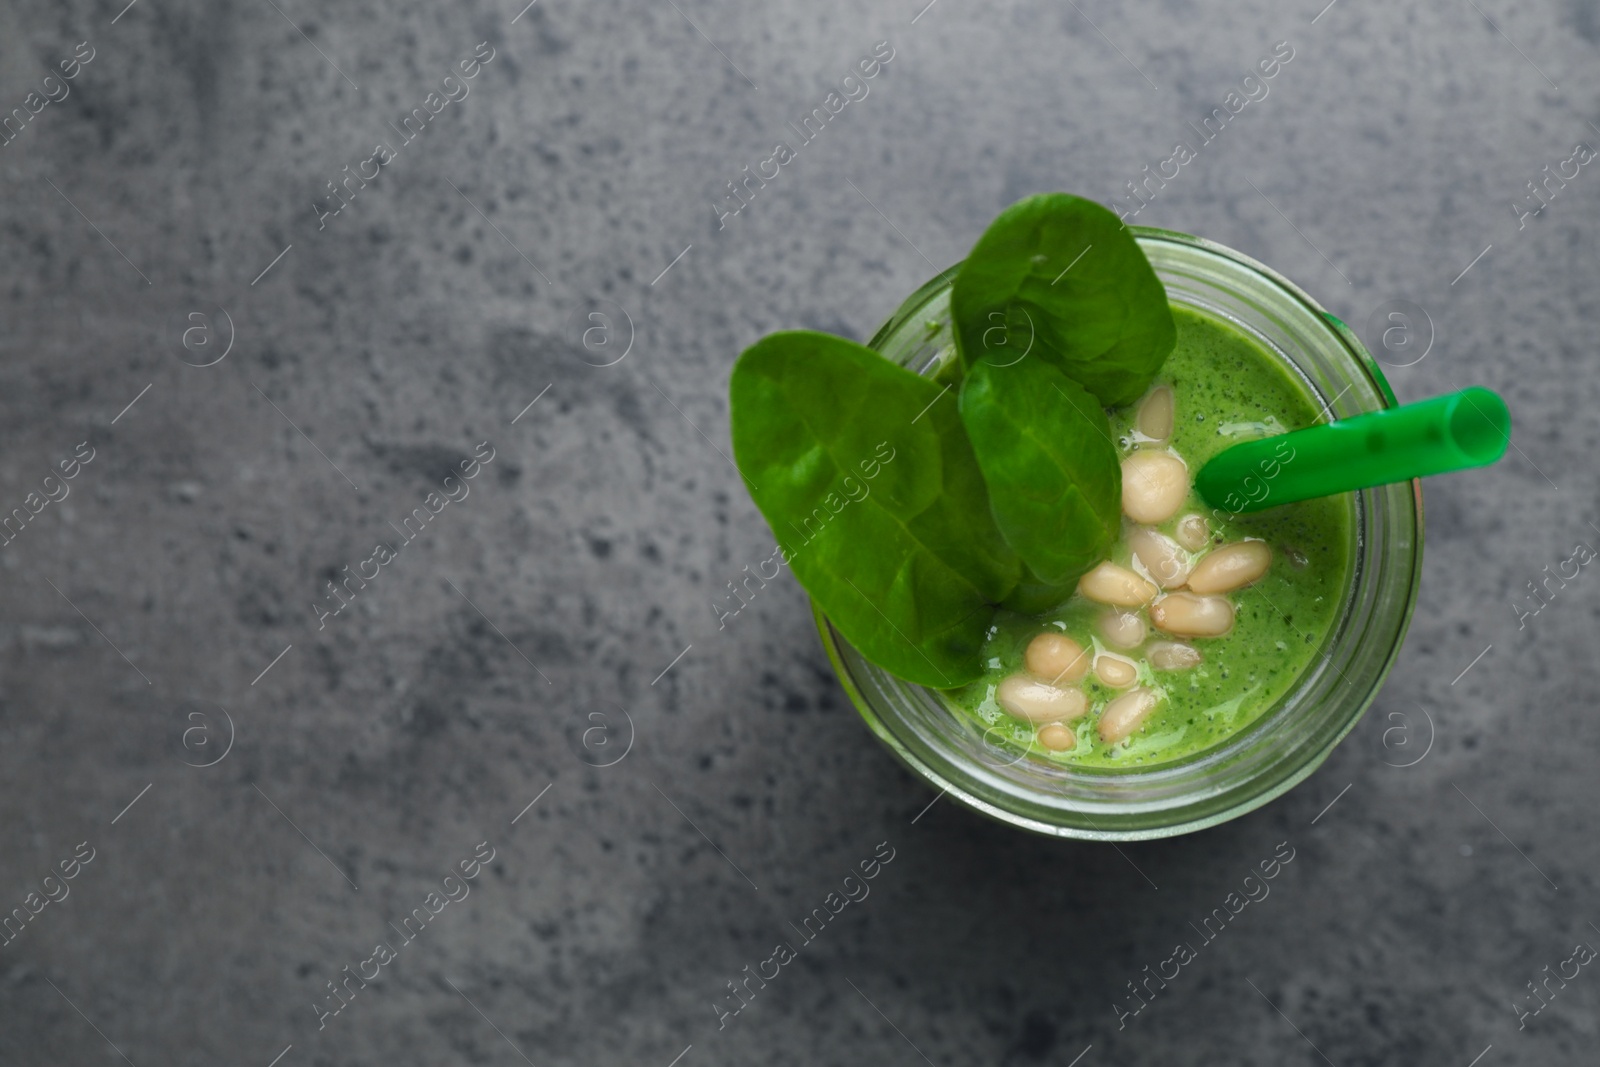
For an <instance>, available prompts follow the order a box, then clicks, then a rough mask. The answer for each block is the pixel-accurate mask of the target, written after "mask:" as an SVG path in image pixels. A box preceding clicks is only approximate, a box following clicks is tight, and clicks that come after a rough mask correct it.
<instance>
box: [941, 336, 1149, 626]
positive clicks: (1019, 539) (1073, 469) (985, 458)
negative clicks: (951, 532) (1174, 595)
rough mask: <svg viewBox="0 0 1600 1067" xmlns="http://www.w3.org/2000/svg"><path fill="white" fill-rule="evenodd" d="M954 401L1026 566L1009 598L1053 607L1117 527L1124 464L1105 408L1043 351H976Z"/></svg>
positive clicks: (1005, 529)
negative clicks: (1013, 357)
mask: <svg viewBox="0 0 1600 1067" xmlns="http://www.w3.org/2000/svg"><path fill="white" fill-rule="evenodd" d="M960 408H961V421H962V424H963V425H965V426H966V430H967V437H968V439H970V440H971V442H972V450H973V452H974V453H975V454H976V455H977V457H978V467H979V469H980V470H982V472H983V480H984V482H985V483H986V484H987V485H988V487H989V505H990V508H991V509H992V510H993V512H994V517H995V521H996V522H997V523H998V524H999V526H1000V532H1001V533H1002V534H1004V535H1005V538H1006V541H1007V542H1009V543H1010V545H1011V547H1012V548H1015V549H1016V550H1017V555H1019V556H1021V557H1022V561H1023V563H1024V564H1026V567H1027V570H1026V573H1025V575H1024V578H1023V582H1022V584H1021V586H1019V588H1018V589H1017V590H1016V591H1015V593H1014V594H1013V597H1012V599H1011V600H1010V601H1009V602H1008V604H1007V606H1008V607H1014V608H1016V609H1017V610H1022V611H1030V612H1038V611H1043V610H1045V609H1047V608H1049V607H1053V606H1054V605H1055V604H1058V603H1060V602H1061V601H1063V600H1065V599H1066V598H1067V597H1069V596H1071V595H1072V592H1073V585H1074V583H1075V582H1076V581H1077V580H1078V577H1079V576H1080V575H1082V574H1084V573H1085V572H1086V571H1088V570H1089V569H1090V568H1091V567H1093V566H1094V565H1095V564H1096V563H1098V562H1100V561H1101V560H1103V559H1105V558H1106V557H1107V556H1108V555H1109V554H1110V552H1111V546H1112V544H1113V543H1115V541H1116V539H1117V535H1118V533H1119V532H1120V531H1121V527H1122V467H1121V464H1120V463H1119V462H1118V459H1117V450H1116V447H1115V446H1114V445H1113V444H1112V442H1111V426H1110V422H1109V421H1108V420H1107V418H1106V413H1105V410H1104V409H1103V408H1102V407H1101V406H1100V403H1099V401H1097V400H1096V399H1095V398H1094V397H1092V396H1090V395H1089V393H1088V392H1086V391H1085V390H1084V389H1083V387H1082V386H1080V385H1078V383H1077V382H1074V381H1072V380H1071V379H1070V378H1068V377H1066V376H1065V375H1063V374H1062V373H1061V372H1060V371H1058V370H1056V369H1055V368H1054V367H1052V366H1050V365H1049V364H1047V363H1045V362H1044V361H1043V360H1040V359H1023V360H1020V361H1018V362H1016V363H1013V364H1011V365H1009V366H999V365H996V364H992V363H988V362H985V361H983V360H979V361H978V362H977V363H976V364H975V365H974V366H973V367H972V369H971V370H969V371H968V372H967V376H966V379H965V380H964V381H963V383H962V386H961V404H960Z"/></svg>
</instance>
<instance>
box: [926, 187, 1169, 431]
mask: <svg viewBox="0 0 1600 1067" xmlns="http://www.w3.org/2000/svg"><path fill="white" fill-rule="evenodd" d="M950 312H951V315H952V317H953V318H954V320H955V325H956V331H955V332H956V339H957V346H958V347H959V349H960V352H961V359H962V362H963V364H964V365H965V366H966V367H967V369H968V370H969V371H970V370H971V368H972V367H973V366H974V365H975V364H977V363H979V362H985V363H991V364H994V365H996V366H1004V365H1007V364H1009V363H1012V362H1015V361H1016V360H1018V359H1020V358H1024V357H1025V356H1026V355H1035V356H1038V357H1039V358H1041V359H1044V360H1046V361H1048V362H1051V363H1054V364H1055V365H1056V366H1057V367H1058V368H1059V369H1060V370H1061V372H1062V373H1063V374H1065V375H1066V376H1067V377H1069V378H1072V379H1073V380H1074V381H1076V382H1078V383H1079V384H1080V385H1082V386H1083V387H1084V388H1085V389H1087V390H1088V391H1089V392H1091V393H1093V394H1094V395H1095V396H1096V397H1097V398H1098V400H1099V402H1100V404H1101V405H1103V406H1106V407H1114V406H1116V405H1119V404H1126V403H1128V402H1129V401H1131V400H1134V399H1136V398H1137V397H1138V396H1140V395H1141V394H1142V393H1143V392H1144V391H1145V389H1147V388H1148V387H1149V385H1150V381H1151V379H1152V378H1153V377H1154V376H1155V374H1156V372H1157V371H1158V370H1160V368H1161V364H1162V362H1163V361H1164V360H1165V359H1166V358H1167V354H1168V353H1169V352H1171V351H1172V346H1173V343H1174V341H1175V340H1176V338H1177V332H1176V328H1175V327H1174V325H1173V321H1172V311H1171V309H1170V308H1169V307H1168V306H1167V294H1166V289H1165V288H1164V287H1163V286H1162V284H1161V280H1160V279H1159V278H1157V277H1156V273H1155V270H1154V269H1153V268H1152V267H1151V266H1150V261H1149V260H1147V259H1146V258H1145V255H1144V251H1143V250H1142V249H1140V247H1139V245H1138V242H1137V241H1135V240H1134V238H1133V234H1132V233H1131V232H1129V230H1128V229H1127V227H1125V226H1124V225H1123V224H1122V222H1121V220H1119V219H1118V218H1117V216H1116V215H1115V214H1113V213H1112V212H1110V211H1108V210H1107V209H1105V208H1103V207H1101V206H1100V205H1099V204H1096V203H1094V202H1093V201H1090V200H1084V199H1081V198H1079V197H1076V196H1069V195H1068V194H1066V193H1047V194H1044V195H1040V196H1030V197H1027V198H1026V199H1024V200H1019V201H1018V202H1017V203H1015V204H1013V205H1011V206H1010V207H1009V208H1007V209H1006V210H1005V211H1003V212H1001V214H1000V217H999V218H997V219H995V220H994V222H993V223H991V224H990V226H989V228H988V229H987V230H985V231H984V233H983V236H982V237H980V238H979V239H978V243H977V244H976V245H975V246H973V249H972V252H971V253H970V254H969V255H968V256H967V259H966V261H965V262H964V263H963V264H962V266H961V270H960V273H958V274H957V275H956V280H955V283H954V285H953V287H952V289H951V294H950Z"/></svg>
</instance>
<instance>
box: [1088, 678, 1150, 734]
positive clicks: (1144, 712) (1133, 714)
mask: <svg viewBox="0 0 1600 1067" xmlns="http://www.w3.org/2000/svg"><path fill="white" fill-rule="evenodd" d="M1160 700H1161V694H1159V693H1157V692H1156V691H1155V690H1154V689H1148V688H1145V687H1144V686H1140V687H1139V688H1138V689H1130V690H1128V691H1127V692H1126V693H1123V694H1122V695H1121V696H1119V697H1117V698H1116V699H1115V700H1113V701H1112V702H1111V703H1109V704H1107V705H1106V710H1105V711H1102V712H1101V713H1100V722H1099V725H1098V727H1097V729H1098V730H1099V732H1100V740H1102V741H1104V742H1105V743H1106V744H1108V745H1114V744H1116V743H1117V742H1118V741H1122V740H1126V739H1127V738H1128V737H1130V736H1132V734H1133V732H1134V731H1135V730H1137V729H1139V727H1141V726H1143V725H1144V721H1145V720H1146V719H1148V718H1149V717H1150V713H1151V712H1152V711H1155V710H1156V704H1158V703H1159V702H1160Z"/></svg>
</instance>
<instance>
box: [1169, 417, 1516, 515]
mask: <svg viewBox="0 0 1600 1067" xmlns="http://www.w3.org/2000/svg"><path fill="white" fill-rule="evenodd" d="M1510 443H1511V413H1510V412H1509V411H1507V410H1506V403H1505V401H1504V400H1501V399H1500V397H1499V396H1498V395H1497V394H1495V393H1494V392H1492V391H1490V390H1488V389H1483V388H1480V387H1478V386H1474V387H1473V388H1471V389H1463V390H1461V391H1460V392H1459V393H1450V394H1448V395H1446V396H1436V397H1434V398H1432V399H1431V400H1419V401H1417V402H1416V403H1414V404H1404V405H1402V406H1400V407H1397V408H1389V409H1387V410H1385V411H1373V412H1369V413H1368V414H1365V415H1357V416H1356V417H1354V418H1351V419H1341V420H1340V421H1338V422H1330V423H1327V424H1326V425H1323V426H1311V427H1308V428H1307V429H1304V430H1296V431H1294V432H1293V433H1288V434H1279V435H1278V436H1276V437H1267V438H1263V439H1261V440H1259V441H1246V442H1244V443H1243V444H1237V445H1234V446H1233V447H1232V448H1229V449H1227V450H1226V451H1224V452H1221V453H1219V454H1218V455H1216V456H1214V457H1212V459H1211V461H1210V462H1209V463H1207V464H1206V465H1205V466H1204V467H1202V468H1200V474H1199V475H1198V476H1197V477H1196V478H1195V488H1196V489H1198V490H1199V491H1200V495H1201V496H1202V497H1203V498H1204V499H1205V501H1206V502H1207V503H1208V504H1210V505H1211V506H1212V507H1214V508H1223V509H1226V510H1228V511H1231V512H1245V511H1260V510H1262V509H1263V508H1271V507H1277V506H1278V505H1279V504H1289V503H1293V502H1294V501H1296V500H1309V499H1311V498H1312V497H1319V496H1332V495H1333V494H1335V493H1344V492H1349V491H1350V490H1352V489H1368V488H1371V487H1372V486H1375V485H1388V484H1389V483H1391V482H1403V481H1409V480H1410V479H1412V478H1421V477H1423V476H1425V475H1429V474H1443V473H1445V472H1446V471H1458V470H1465V469H1467V468H1468V467H1482V466H1486V465H1488V464H1490V463H1493V462H1494V461H1495V460H1497V459H1499V458H1500V457H1501V456H1503V455H1505V451H1506V446H1507V445H1508V444H1510Z"/></svg>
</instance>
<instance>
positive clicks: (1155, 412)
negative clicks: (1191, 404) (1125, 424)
mask: <svg viewBox="0 0 1600 1067" xmlns="http://www.w3.org/2000/svg"><path fill="white" fill-rule="evenodd" d="M1172 410H1173V402H1172V386H1170V385H1158V386H1156V387H1155V388H1154V389H1152V390H1150V392H1149V393H1148V394H1147V395H1146V396H1145V398H1144V399H1143V400H1142V401H1140V402H1139V415H1138V417H1137V419H1136V420H1135V423H1136V425H1137V426H1138V428H1139V432H1140V433H1142V434H1144V436H1146V437H1148V438H1149V439H1150V440H1151V441H1153V442H1155V443H1157V444H1165V443H1166V441H1167V438H1169V437H1171V436H1172Z"/></svg>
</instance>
